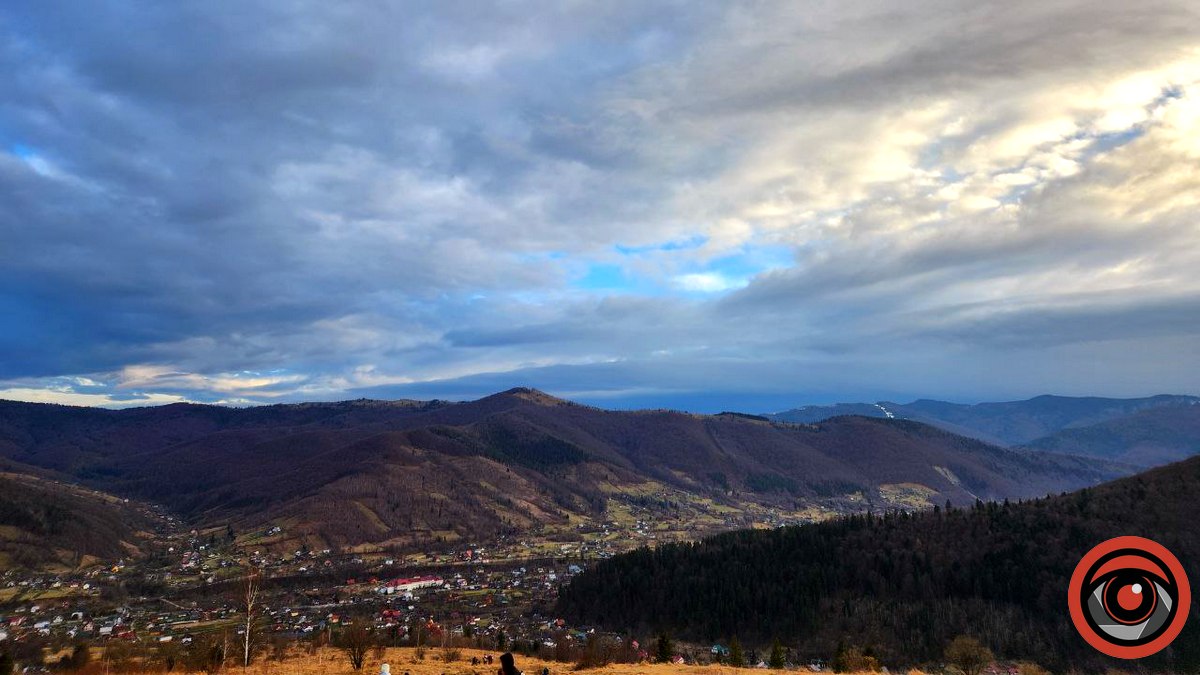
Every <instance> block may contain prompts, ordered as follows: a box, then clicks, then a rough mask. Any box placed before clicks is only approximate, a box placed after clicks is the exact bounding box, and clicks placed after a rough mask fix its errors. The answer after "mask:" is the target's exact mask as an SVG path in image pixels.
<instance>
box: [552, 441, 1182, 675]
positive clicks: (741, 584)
mask: <svg viewBox="0 0 1200 675" xmlns="http://www.w3.org/2000/svg"><path fill="white" fill-rule="evenodd" d="M1198 488H1200V458H1193V459H1190V460H1187V461H1184V462H1180V463H1178V464H1173V465H1170V466H1166V467H1162V468H1159V469H1156V470H1153V471H1150V472H1147V473H1144V474H1139V475H1137V476H1134V477H1130V478H1126V479H1122V480H1118V481H1115V482H1112V483H1108V484H1105V485H1102V486H1098V487H1095V488H1090V489H1085V490H1081V491H1079V492H1075V493H1071V494H1065V495H1061V496H1057V497H1050V498H1046V499H1041V500H1036V501H1030V502H1025V503H1012V504H1009V503H1002V504H1001V503H990V504H982V503H980V504H977V505H976V506H975V507H973V508H968V509H962V510H959V509H954V510H949V511H947V510H942V509H937V510H934V511H927V512H922V513H915V514H893V515H885V516H869V515H860V516H852V517H848V518H844V519H839V520H836V521H830V522H826V523H821V524H817V525H810V526H802V527H790V528H783V529H777V530H769V531H762V530H759V531H741V532H733V533H729V534H725V535H719V536H716V537H713V538H710V539H706V540H704V541H701V542H699V543H695V544H680V545H671V546H664V547H660V548H658V549H656V550H639V551H636V552H633V553H630V554H626V555H622V556H618V557H615V558H612V559H610V560H606V561H602V562H600V563H598V564H597V565H596V566H595V567H593V568H592V569H589V570H587V571H586V572H585V573H584V574H582V575H580V576H578V577H577V578H576V579H575V580H574V581H573V582H572V583H571V584H570V586H568V587H566V588H565V589H563V591H562V594H561V597H560V601H559V602H560V607H559V609H560V611H561V612H562V613H563V614H564V615H566V616H567V617H569V618H571V619H572V620H576V621H583V622H590V623H595V624H600V625H603V626H605V627H607V628H609V629H612V630H618V631H626V630H629V631H635V632H637V633H639V634H640V633H643V632H645V631H659V630H665V631H669V632H670V633H671V634H672V635H675V636H678V637H685V638H692V639H696V640H706V641H707V640H718V639H729V638H731V637H733V636H738V637H739V638H740V639H741V640H742V642H744V643H749V644H752V645H753V644H758V645H762V644H765V643H766V642H767V641H769V640H772V639H774V638H779V639H781V640H782V641H783V642H784V644H785V645H788V646H790V647H793V648H796V649H798V650H799V652H800V655H801V656H802V657H808V658H821V657H825V658H828V657H830V656H832V655H833V654H834V652H835V650H836V649H837V648H838V646H839V644H849V645H854V644H857V645H858V646H862V647H865V648H871V649H873V650H874V651H875V652H876V653H877V654H879V655H880V657H881V659H882V661H883V663H885V664H893V665H906V664H909V663H914V662H930V661H936V660H938V659H939V658H940V655H941V653H942V649H943V647H944V646H945V644H946V643H947V642H948V641H949V640H950V639H951V638H952V637H954V636H956V635H958V634H964V633H965V634H973V635H975V636H977V637H979V638H980V639H982V640H983V641H985V642H986V643H987V644H988V645H989V646H990V647H991V648H992V649H993V650H995V652H996V653H997V655H998V656H1002V657H1008V658H1020V659H1029V660H1033V661H1036V662H1040V663H1041V664H1042V665H1046V666H1049V667H1051V668H1052V669H1053V670H1056V672H1062V671H1064V670H1066V669H1067V668H1069V667H1076V666H1078V667H1084V668H1087V669H1089V670H1099V669H1105V668H1109V667H1114V668H1115V667H1128V664H1127V663H1119V662H1117V661H1116V660H1112V659H1108V658H1107V657H1103V656H1101V655H1100V654H1099V653H1098V652H1096V651H1095V650H1093V649H1092V648H1091V647H1089V646H1088V645H1086V644H1085V643H1084V641H1083V640H1082V639H1081V638H1080V637H1079V636H1078V634H1077V633H1076V632H1075V630H1074V628H1073V627H1072V626H1071V622H1070V620H1069V618H1068V614H1067V604H1066V592H1067V583H1068V580H1069V578H1070V574H1071V571H1072V569H1073V567H1074V565H1075V564H1076V563H1077V562H1078V561H1079V559H1080V558H1081V557H1082V555H1083V554H1084V553H1085V552H1086V551H1087V550H1089V549H1090V548H1091V547H1092V546H1094V545H1095V544H1098V543H1100V542H1101V541H1104V540H1106V539H1109V538H1111V537H1114V536H1118V535H1130V534H1132V535H1141V536H1145V537H1149V538H1151V539H1155V540H1157V541H1159V542H1160V543H1162V544H1163V545H1165V546H1166V547H1167V548H1168V549H1170V550H1172V551H1173V552H1174V553H1175V555H1176V556H1177V557H1178V558H1179V559H1180V560H1181V561H1182V562H1183V564H1184V567H1185V569H1187V571H1188V575H1189V578H1190V579H1192V580H1193V582H1195V581H1196V580H1200V566H1198V565H1197V563H1200V518H1197V516H1198V515H1200V514H1198V513H1197V509H1196V494H1197V489H1198ZM1192 611H1193V615H1192V616H1193V617H1195V616H1197V614H1196V613H1195V608H1193V610H1192ZM1143 663H1144V664H1145V665H1146V666H1148V667H1154V668H1159V667H1162V668H1166V667H1170V668H1172V669H1177V671H1178V672H1194V671H1195V670H1196V667H1197V665H1200V622H1198V621H1196V620H1194V619H1193V620H1192V621H1190V622H1189V625H1188V626H1187V628H1185V630H1184V634H1182V635H1181V636H1180V637H1179V638H1178V639H1177V640H1176V642H1175V643H1174V644H1173V645H1172V647H1170V648H1168V650H1166V651H1164V652H1162V653H1160V654H1159V655H1158V656H1156V657H1153V659H1147V660H1146V661H1144V662H1143Z"/></svg>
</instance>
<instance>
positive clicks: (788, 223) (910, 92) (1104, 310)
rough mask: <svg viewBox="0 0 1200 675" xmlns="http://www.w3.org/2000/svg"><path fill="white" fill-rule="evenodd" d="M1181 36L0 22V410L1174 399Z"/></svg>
mask: <svg viewBox="0 0 1200 675" xmlns="http://www.w3.org/2000/svg"><path fill="white" fill-rule="evenodd" d="M1198 165H1200V5H1197V3H1195V2H1186V1H1183V0H1176V1H1159V0H1146V1H1143V2H1137V3H1128V2H1118V1H1115V0H1100V1H1098V2H1097V1H1092V0H1089V1H1084V0H1065V1H1063V2H1055V3H1010V2H999V1H981V2H970V3H962V2H957V1H952V0H944V1H937V0H934V1H931V0H914V1H911V2H899V1H894V2H867V3H861V2H851V3H816V4H813V3H795V2H764V3H754V4H752V5H745V4H740V3H733V4H731V3H719V2H703V1H699V2H683V3H622V2H611V1H608V0H604V1H597V2H587V1H585V2H571V3H526V2H520V1H518V2H508V3H494V6H490V7H489V6H487V5H486V4H480V3H476V2H457V1H455V0H449V1H446V2H437V3H425V4H422V3H396V2H377V3H340V2H325V3H311V2H294V1H290V0H289V1H286V2H285V1H283V0H278V1H266V0H261V1H260V0H250V1H246V2H238V3H235V4H234V5H230V6H226V7H223V8H218V7H216V6H214V5H213V4H212V3H209V2H190V1H181V2H168V3H142V2H138V3H135V2H128V1H121V0H116V1H114V2H106V3H101V4H97V3H86V4H85V3H66V4H62V3H45V2H26V1H23V0H17V1H16V2H7V3H4V4H3V6H2V7H0V321H2V322H3V323H2V328H0V398H7V399H20V400H27V401H47V402H62V403H72V404H80V405H97V406H115V407H127V406H135V405H153V404H161V403H170V402H176V401H199V402H211V403H225V404H232V405H252V404H260V403H270V402H280V401H300V400H335V399H346V398H355V397H375V398H400V397H408V398H422V399H428V398H446V399H469V398H476V397H479V396H481V395H483V394H486V393H489V392H494V391H498V390H503V389H506V388H508V387H512V386H518V385H521V386H530V387H537V388H540V389H543V390H546V391H548V392H550V393H553V394H556V395H560V396H564V397H569V398H571V399H573V400H578V401H583V402H588V403H592V404H597V405H601V406H606V407H614V408H630V407H672V408H682V409H688V410H697V411H709V412H713V411H720V410H726V409H732V410H742V411H749V412H765V411H779V410H784V409H788V408H793V407H796V406H800V405H804V404H811V403H832V402H837V401H868V402H870V401H879V400H892V401H899V402H907V401H911V400H913V399H916V398H920V397H928V398H937V399H945V400H954V401H961V402H978V401H985V400H991V401H996V400H1013V399H1023V398H1028V397H1031V396H1035V395H1038V394H1045V393H1052V394H1059V395H1067V396H1080V395H1093V396H1116V397H1135V396H1148V395H1152V394H1159V393H1173V394H1188V393H1197V391H1196V389H1195V386H1196V385H1195V383H1196V382H1197V381H1200V377H1198V376H1200V275H1197V274H1196V270H1200V199H1198V198H1197V195H1200V172H1197V170H1196V167H1197V166H1198Z"/></svg>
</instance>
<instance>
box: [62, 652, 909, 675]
mask: <svg viewBox="0 0 1200 675" xmlns="http://www.w3.org/2000/svg"><path fill="white" fill-rule="evenodd" d="M460 651H461V656H460V657H459V658H457V659H456V660H453V661H450V662H447V661H446V660H445V659H444V658H443V652H442V650H440V649H428V650H425V658H424V659H420V658H418V657H417V650H416V649H413V648H389V649H387V650H385V652H384V654H383V655H382V658H381V657H380V656H378V655H377V654H376V653H373V652H368V653H367V656H366V660H365V661H364V663H363V668H362V670H361V671H355V670H354V669H353V668H351V666H350V661H349V659H348V658H347V656H346V653H345V652H344V651H342V650H341V649H335V648H332V647H330V648H323V649H321V650H319V651H318V652H317V653H315V654H304V653H292V654H290V655H289V656H288V657H287V658H285V659H284V660H282V661H278V660H270V659H265V658H260V659H259V660H257V661H256V662H255V663H253V664H252V665H251V666H250V667H249V668H242V667H241V666H238V665H227V666H226V667H225V668H223V669H222V670H221V671H220V672H222V673H228V674H229V675H378V673H379V666H380V664H383V663H387V664H389V665H390V666H391V672H392V674H393V675H405V674H406V673H407V675H494V674H495V673H496V671H498V670H499V668H500V662H499V655H500V653H499V652H497V651H483V650H474V649H463V650H460ZM99 652H100V650H96V655H95V657H94V659H95V660H94V662H93V663H91V664H89V665H88V666H87V667H85V668H84V669H82V670H80V671H78V672H80V673H87V674H89V675H101V674H105V673H107V672H116V671H115V670H113V671H110V670H106V665H105V664H104V663H103V659H102V658H101V656H100V653H99ZM486 654H491V655H492V656H493V657H495V662H494V663H493V665H490V666H485V665H480V666H472V665H471V658H472V657H479V658H480V659H481V660H482V658H483V657H484V656H485V655H486ZM517 668H519V669H520V670H521V671H523V672H524V673H525V675H540V673H541V672H542V669H543V668H548V669H549V670H550V673H551V675H567V674H568V673H574V672H586V673H595V674H597V675H738V674H742V675H750V673H752V672H759V673H761V672H763V671H761V670H758V669H754V668H733V667H729V666H715V665H672V664H663V663H614V664H609V665H606V666H602V667H598V668H588V669H586V670H576V667H575V665H574V664H571V663H562V662H558V661H544V660H541V659H537V658H527V657H523V656H518V657H517ZM790 670H791V671H792V672H795V673H800V672H803V673H808V672H810V671H809V670H808V669H807V668H792V669H790ZM122 672H127V673H156V674H157V673H163V672H165V671H164V670H162V669H161V668H160V667H155V666H153V665H149V664H148V665H146V666H145V667H140V666H139V665H136V664H135V665H132V667H130V668H129V669H124V670H122ZM172 672H173V673H178V674H180V675H203V674H204V671H195V670H180V669H178V668H176V669H175V670H173V671H172ZM909 675H922V674H921V673H920V672H919V671H909Z"/></svg>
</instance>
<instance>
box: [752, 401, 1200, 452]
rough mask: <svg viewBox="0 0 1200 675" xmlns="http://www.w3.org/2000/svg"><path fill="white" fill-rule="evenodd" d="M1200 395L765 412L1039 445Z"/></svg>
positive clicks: (785, 418) (848, 406) (1185, 403)
mask: <svg viewBox="0 0 1200 675" xmlns="http://www.w3.org/2000/svg"><path fill="white" fill-rule="evenodd" d="M1197 403H1200V397H1196V396H1179V395H1166V394H1163V395H1158V396H1150V397H1145V398H1131V399H1116V398H1101V397H1070V396H1051V395H1045V396H1037V397H1035V398H1031V399H1028V400H1024V401H1006V402H997V403H976V404H963V403H950V402H946V401H935V400H930V399H920V400H917V401H913V402H911V403H894V402H890V401H880V402H878V403H839V404H835V405H829V406H805V407H802V408H797V409H794V410H787V411H784V412H780V413H774V414H769V415H765V416H766V417H767V418H769V419H772V420H775V421H780V422H799V423H812V422H818V421H822V420H826V419H829V418H831V417H835V416H838V415H846V414H852V415H864V416H868V417H888V416H889V415H891V416H895V417H897V418H902V419H910V420H914V421H918V422H924V423H926V424H931V425H933V426H936V427H939V428H942V429H946V430H947V431H951V432H953V433H957V434H961V435H964V436H970V437H972V438H978V439H980V440H983V441H987V442H989V443H995V444H998V445H1005V446H1018V445H1027V444H1033V445H1034V446H1035V447H1036V444H1035V443H1034V442H1035V441H1037V440H1038V439H1041V438H1044V437H1046V436H1050V435H1052V434H1055V433H1058V432H1060V431H1063V430H1065V429H1075V428H1080V427H1086V426H1090V425H1093V424H1100V423H1104V422H1111V421H1113V420H1116V419H1119V418H1123V417H1128V416H1130V415H1135V414H1137V413H1140V412H1143V411H1146V410H1152V409H1157V408H1175V407H1184V406H1193V405H1196V404H1197Z"/></svg>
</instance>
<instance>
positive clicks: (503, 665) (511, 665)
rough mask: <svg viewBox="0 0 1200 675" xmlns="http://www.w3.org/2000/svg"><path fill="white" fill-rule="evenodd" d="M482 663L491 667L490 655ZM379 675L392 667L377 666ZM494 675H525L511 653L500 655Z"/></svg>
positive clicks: (546, 674)
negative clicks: (498, 664)
mask: <svg viewBox="0 0 1200 675" xmlns="http://www.w3.org/2000/svg"><path fill="white" fill-rule="evenodd" d="M479 663H480V661H479V657H478V656H474V657H471V665H473V666H477V665H479ZM483 663H484V665H491V664H492V655H491V654H487V655H485V656H484V657H483ZM379 675H392V667H391V666H389V665H388V664H386V663H385V664H382V665H381V666H379ZM404 675H408V673H407V672H405V673H404ZM496 675H525V673H523V672H521V671H519V670H517V664H516V660H515V659H514V658H513V655H512V652H504V653H503V654H501V655H500V670H499V671H497V673H496ZM541 675H550V669H549V668H542V673H541Z"/></svg>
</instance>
